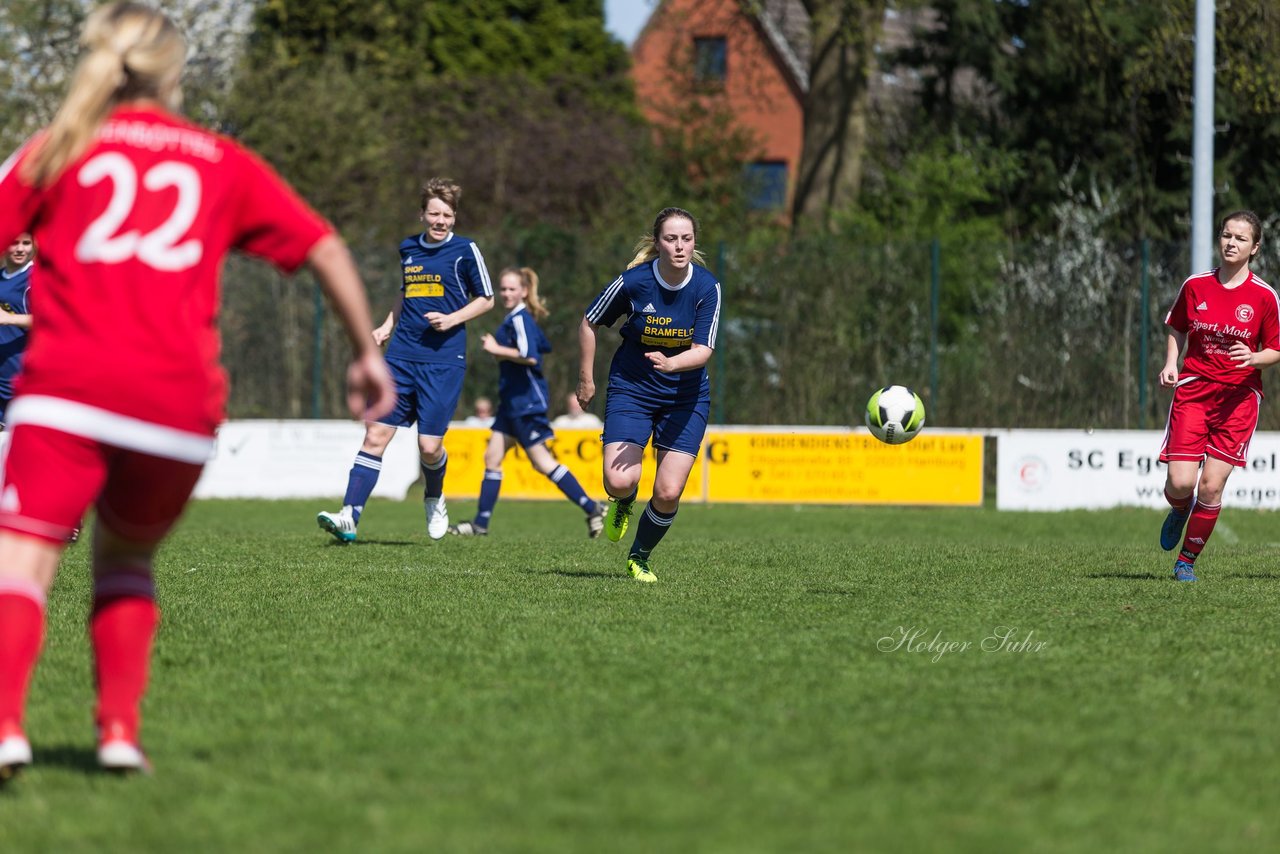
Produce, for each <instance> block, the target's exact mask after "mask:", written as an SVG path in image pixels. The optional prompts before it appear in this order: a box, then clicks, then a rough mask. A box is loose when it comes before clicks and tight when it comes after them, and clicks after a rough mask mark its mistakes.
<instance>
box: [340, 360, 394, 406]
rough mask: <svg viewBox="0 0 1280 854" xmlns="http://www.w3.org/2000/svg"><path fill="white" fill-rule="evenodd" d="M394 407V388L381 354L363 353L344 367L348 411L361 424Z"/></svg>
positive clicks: (389, 372)
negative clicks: (345, 368) (360, 421)
mask: <svg viewBox="0 0 1280 854" xmlns="http://www.w3.org/2000/svg"><path fill="white" fill-rule="evenodd" d="M395 405H396V387H395V383H393V382H392V381H391V371H389V370H388V369H387V363H386V362H384V361H383V359H382V354H381V353H379V352H377V351H376V350H375V351H371V352H369V353H366V354H365V355H363V356H360V357H358V358H357V359H355V360H354V361H352V363H351V365H350V366H349V367H348V368H347V409H348V410H350V411H351V414H352V415H354V416H355V417H356V418H359V419H361V420H363V421H377V420H378V419H379V418H381V417H382V416H384V415H386V414H387V413H388V412H390V411H391V409H392V407H394V406H395Z"/></svg>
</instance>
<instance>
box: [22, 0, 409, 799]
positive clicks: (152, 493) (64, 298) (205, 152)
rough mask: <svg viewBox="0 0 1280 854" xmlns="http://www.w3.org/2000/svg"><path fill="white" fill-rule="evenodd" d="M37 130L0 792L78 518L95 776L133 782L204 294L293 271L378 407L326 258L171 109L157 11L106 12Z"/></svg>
mask: <svg viewBox="0 0 1280 854" xmlns="http://www.w3.org/2000/svg"><path fill="white" fill-rule="evenodd" d="M81 43H82V45H83V46H84V48H85V50H86V53H85V55H84V57H83V59H82V60H81V62H80V65H79V66H78V67H77V69H76V73H75V76H74V78H73V80H72V82H71V87H70V89H69V91H68V93H67V96H66V100H65V101H64V102H63V104H62V106H61V108H60V109H59V111H58V113H57V115H56V116H55V117H54V119H53V122H52V123H51V124H50V125H49V127H48V128H46V129H45V130H44V131H42V132H40V133H38V134H37V135H36V136H35V137H33V139H32V140H31V141H29V142H28V143H27V144H26V145H25V146H24V147H22V148H21V149H19V150H18V152H16V153H15V154H14V155H13V156H12V157H10V158H9V160H8V161H6V163H5V164H4V165H3V166H0V245H7V243H8V241H10V240H12V239H13V238H14V236H16V235H17V234H19V233H21V232H27V231H29V232H32V233H33V234H34V235H35V238H36V242H37V243H38V244H39V245H40V248H41V253H40V260H39V261H38V262H37V263H38V265H39V267H40V269H39V276H40V285H41V286H40V288H39V289H38V290H37V291H36V292H34V293H33V294H32V303H33V305H32V315H33V316H34V317H35V318H36V320H35V329H34V335H33V336H32V341H31V346H30V348H29V349H28V350H27V355H26V360H25V363H24V372H23V375H22V376H21V377H20V379H19V381H18V388H17V395H16V397H15V399H14V401H13V404H12V405H11V406H10V408H9V411H8V426H9V427H10V429H11V430H12V438H11V440H10V453H9V454H8V455H7V457H6V458H5V463H4V471H3V481H0V777H2V776H8V775H9V774H11V773H12V772H13V770H14V769H16V768H18V767H20V766H22V765H25V764H27V763H29V762H30V761H31V759H32V755H31V746H30V743H29V742H28V741H27V738H26V735H25V733H24V732H23V729H22V716H23V712H24V709H25V703H26V691H27V686H28V684H29V682H30V677H31V674H32V671H33V670H34V668H35V663H36V659H37V657H38V655H39V650H40V645H41V642H42V637H43V633H44V609H45V597H46V595H47V593H48V591H49V589H50V587H51V585H52V583H53V579H54V575H55V573H56V571H57V568H58V558H59V555H60V554H61V552H62V548H63V546H64V543H65V540H66V537H67V535H68V534H69V533H70V532H71V530H72V529H73V528H74V527H75V526H76V525H77V524H78V523H79V520H80V518H81V515H82V514H83V512H84V511H85V510H86V509H87V508H88V506H89V505H90V504H94V505H95V506H96V508H97V524H96V528H95V530H94V537H93V557H92V563H93V578H94V581H93V607H92V612H91V615H90V618H89V634H90V639H91V642H92V646H93V652H94V659H95V676H96V683H97V706H96V710H95V720H96V723H97V726H98V761H99V763H100V764H101V765H102V766H103V767H105V768H108V769H118V770H145V769H146V768H147V767H148V766H147V761H146V757H145V756H144V754H143V752H142V749H141V746H140V742H139V735H138V732H139V726H140V710H139V707H140V705H141V701H142V697H143V694H144V692H145V690H146V683H147V669H148V665H149V662H150V656H151V642H152V638H153V637H154V635H155V630H156V625H157V622H158V619H159V612H158V610H157V608H156V603H155V585H154V582H153V581H152V560H153V556H154V554H155V551H156V548H157V546H158V545H159V543H160V541H161V539H162V538H163V537H164V536H165V534H166V533H167V532H168V531H169V529H170V528H171V527H172V526H173V524H174V523H175V522H176V521H177V519H178V517H179V515H180V514H181V512H182V509H183V507H184V505H185V504H186V502H187V499H188V498H189V497H190V495H191V491H192V489H193V488H194V486H195V484H196V480H197V478H198V477H199V475H200V471H201V468H202V467H203V465H204V463H205V461H206V460H207V459H208V456H209V453H210V451H211V449H212V447H213V437H214V431H215V429H216V428H217V426H218V424H219V422H220V421H221V420H222V418H223V407H224V404H225V399H226V380H225V377H224V374H223V371H222V369H221V368H220V367H219V364H218V350H219V341H218V333H217V323H216V318H217V309H218V289H219V285H218V278H219V270H220V268H221V265H222V261H223V257H224V256H225V255H226V253H227V251H228V250H230V249H239V250H241V251H244V252H246V253H248V254H251V255H256V256H259V257H262V258H265V259H267V260H269V261H271V262H272V263H274V264H275V265H277V266H278V267H279V268H281V269H282V270H284V271H287V272H288V271H293V270H295V269H297V268H298V267H300V266H302V265H303V264H308V265H310V266H311V268H312V269H313V270H314V271H315V273H316V274H317V276H318V278H319V280H320V282H321V284H322V286H323V287H324V289H325V291H326V292H327V294H328V296H329V298H330V299H331V301H332V302H333V305H334V308H335V310H336V312H337V314H338V315H339V317H340V318H341V320H342V323H343V325H344V327H345V329H346V332H347V334H348V336H349V337H350V339H351V341H352V344H353V347H354V351H355V353H354V358H353V361H352V363H351V367H350V368H349V369H348V371H347V383H348V392H347V403H348V405H349V406H350V408H351V411H352V413H353V414H355V415H358V416H359V417H362V418H369V419H376V418H380V417H381V416H382V415H384V414H385V413H386V412H387V411H388V410H389V409H390V408H391V406H392V404H393V403H394V398H395V393H394V390H393V387H392V384H391V378H390V374H389V372H388V371H387V367H386V365H385V364H384V363H383V361H382V356H381V355H380V353H379V350H378V348H377V346H376V345H375V344H374V341H373V339H372V337H371V336H370V335H369V332H368V330H369V329H370V328H372V323H371V320H370V315H369V307H368V302H367V299H366V296H365V292H364V286H363V285H362V283H361V281H360V277H359V274H358V273H357V271H356V268H355V265H354V263H353V262H352V260H351V256H350V254H349V253H348V251H347V248H346V245H345V244H344V243H343V242H342V240H341V238H339V237H338V236H337V235H336V234H335V233H334V231H333V229H332V227H331V226H330V225H329V224H328V223H326V222H325V221H324V220H323V219H322V218H321V217H320V216H319V215H318V214H316V213H315V212H314V211H312V210H311V209H310V208H309V207H308V206H307V205H306V203H305V202H303V201H302V200H301V199H300V198H299V197H298V196H297V195H296V194H295V193H294V192H293V191H292V190H291V189H289V187H288V186H287V185H286V184H285V183H284V182H283V181H282V180H281V179H280V178H279V177H278V176H276V174H275V173H274V172H272V171H271V169H270V168H269V167H267V166H266V165H265V164H264V163H263V162H262V161H260V160H259V159H258V158H257V157H256V156H255V155H253V154H251V153H250V152H248V151H247V150H245V149H244V148H242V147H241V146H240V145H238V144H237V143H235V142H233V141H231V140H229V139H226V138H223V137H221V136H218V135H216V134H213V133H210V132H208V131H206V130H204V129H202V128H200V127H198V126H197V125H194V124H191V123H189V122H187V121H185V120H184V119H181V118H179V117H177V116H176V115H175V114H174V112H173V111H174V110H176V108H177V106H178V104H179V102H180V99H181V94H180V90H179V85H178V84H179V76H180V75H181V72H182V68H183V65H184V63H185V58H186V51H187V48H186V44H185V40H184V39H183V37H182V35H181V34H180V33H179V32H178V30H177V28H176V27H175V26H174V25H173V23H172V22H171V21H169V19H167V18H166V17H164V16H163V15H162V14H161V13H159V12H157V11H155V10H153V9H151V8H149V7H147V6H143V5H140V4H137V3H111V4H108V5H105V6H100V7H98V8H97V9H95V10H94V11H93V12H92V13H91V14H90V15H89V17H88V19H87V20H86V21H85V25H84V30H83V33H82V35H81Z"/></svg>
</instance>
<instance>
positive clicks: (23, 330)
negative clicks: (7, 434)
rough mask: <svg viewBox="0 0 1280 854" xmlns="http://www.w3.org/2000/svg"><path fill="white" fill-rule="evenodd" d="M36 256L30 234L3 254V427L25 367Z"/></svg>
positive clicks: (0, 399) (21, 236)
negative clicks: (24, 353)
mask: <svg viewBox="0 0 1280 854" xmlns="http://www.w3.org/2000/svg"><path fill="white" fill-rule="evenodd" d="M35 257H36V244H35V241H34V240H32V239H31V235H30V234H25V233H24V234H19V235H18V237H17V239H16V240H14V241H13V243H11V244H10V245H9V249H8V250H7V251H6V252H5V253H4V269H0V430H3V429H4V418H5V412H6V411H7V410H8V408H9V401H11V400H13V380H14V378H15V377H16V376H17V375H18V369H19V368H21V367H22V353H23V351H25V350H26V349H27V333H28V332H29V331H30V330H31V312H30V311H29V310H28V309H27V294H28V293H29V292H30V290H31V266H32V265H33V264H34V263H35Z"/></svg>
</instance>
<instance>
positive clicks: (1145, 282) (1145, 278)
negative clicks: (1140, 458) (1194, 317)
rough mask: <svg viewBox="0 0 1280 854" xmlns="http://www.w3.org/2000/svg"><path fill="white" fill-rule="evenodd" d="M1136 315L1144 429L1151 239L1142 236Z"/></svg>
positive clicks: (1139, 386) (1139, 402)
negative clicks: (1139, 307)
mask: <svg viewBox="0 0 1280 854" xmlns="http://www.w3.org/2000/svg"><path fill="white" fill-rule="evenodd" d="M1138 315H1139V317H1141V318H1142V320H1141V323H1142V331H1141V334H1140V335H1138V411H1139V412H1141V413H1142V418H1141V420H1140V422H1139V423H1141V424H1142V427H1143V429H1144V430H1145V429H1146V427H1147V424H1148V413H1147V377H1148V376H1149V374H1148V373H1147V359H1148V358H1149V356H1148V353H1147V350H1148V348H1149V343H1150V342H1149V341H1148V340H1147V339H1149V338H1150V337H1151V241H1150V239H1149V238H1146V237H1144V238H1142V311H1140V312H1138Z"/></svg>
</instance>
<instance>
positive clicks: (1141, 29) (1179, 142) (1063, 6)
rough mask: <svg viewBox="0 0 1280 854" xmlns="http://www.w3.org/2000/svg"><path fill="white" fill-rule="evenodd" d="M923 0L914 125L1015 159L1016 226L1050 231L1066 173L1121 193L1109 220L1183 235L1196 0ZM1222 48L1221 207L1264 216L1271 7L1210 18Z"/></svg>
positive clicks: (910, 57)
mask: <svg viewBox="0 0 1280 854" xmlns="http://www.w3.org/2000/svg"><path fill="white" fill-rule="evenodd" d="M928 5H929V7H930V8H931V9H932V10H933V11H934V13H935V14H936V16H937V17H936V21H935V24H934V25H933V26H931V27H929V28H928V29H926V30H924V31H922V32H920V33H918V34H917V37H918V39H917V44H916V46H915V47H914V48H913V49H911V50H910V51H908V52H907V53H906V54H905V55H904V56H903V57H900V58H901V59H903V60H904V61H906V62H907V63H908V64H910V65H911V66H912V67H914V68H916V69H917V70H919V72H920V74H921V78H922V84H923V85H922V92H921V99H922V104H923V106H924V110H925V115H927V116H928V117H929V120H928V121H927V122H926V124H925V125H924V126H923V127H922V128H921V132H922V133H923V132H925V130H926V129H929V130H932V132H935V133H936V132H943V133H958V134H960V135H961V136H963V137H968V138H975V139H981V140H984V141H985V142H986V143H988V144H990V145H992V146H994V147H996V148H999V149H1002V150H1005V151H1007V152H1009V153H1010V154H1012V155H1014V156H1015V157H1016V158H1017V159H1018V160H1019V161H1020V164H1021V169H1022V174H1023V180H1022V181H1021V182H1020V183H1019V184H1018V185H1017V186H1016V187H1013V188H1011V189H1012V192H1011V193H1010V195H1009V197H1008V199H1007V207H1006V209H1007V211H1008V212H1009V213H1010V215H1011V219H1012V228H1013V229H1014V231H1015V233H1019V234H1025V233H1036V232H1040V231H1045V230H1048V229H1051V228H1052V227H1053V223H1054V210H1055V208H1054V205H1055V204H1056V203H1057V202H1058V201H1059V200H1060V198H1061V179H1062V176H1063V175H1065V174H1066V173H1067V172H1069V171H1071V170H1073V169H1078V170H1079V171H1080V172H1081V178H1082V179H1084V180H1085V181H1086V182H1089V183H1097V184H1105V185H1108V186H1113V187H1114V188H1115V189H1116V191H1117V192H1118V194H1119V198H1120V205H1121V210H1122V211H1123V214H1124V215H1123V216H1121V217H1117V218H1115V219H1114V220H1113V221H1112V224H1113V227H1116V228H1120V229H1123V230H1124V232H1125V233H1126V234H1127V235H1129V236H1131V237H1132V236H1151V237H1164V238H1183V237H1185V235H1186V232H1187V229H1188V220H1187V209H1188V207H1189V196H1190V191H1189V182H1190V155H1191V121H1192V98H1191V91H1192V85H1193V75H1192V64H1193V51H1194V44H1193V41H1192V39H1193V36H1194V31H1195V26H1194V7H1195V0H1160V2H1151V3H1130V2H1126V3H1096V2H1092V0H1059V2H1054V3H992V2H989V0H939V2H935V3H930V4H928ZM1217 55H1218V58H1219V59H1218V73H1217V78H1216V97H1215V104H1216V121H1217V124H1218V127H1219V129H1220V130H1219V136H1218V138H1217V140H1216V143H1215V147H1216V149H1217V161H1216V183H1217V186H1218V187H1219V190H1220V192H1222V193H1223V196H1224V198H1223V199H1221V200H1220V206H1222V207H1225V206H1229V205H1231V204H1233V203H1234V202H1235V201H1237V200H1239V201H1247V202H1248V203H1249V204H1250V205H1252V206H1255V207H1259V208H1263V209H1269V208H1271V207H1273V206H1275V204H1276V203H1277V201H1280V189H1277V186H1276V184H1275V181H1274V180H1272V179H1274V178H1276V177H1280V175H1277V173H1276V171H1275V170H1276V166H1274V165H1273V163H1274V158H1273V157H1271V156H1270V154H1269V153H1270V152H1271V151H1273V150H1274V144H1275V143H1276V142H1277V141H1280V139H1278V136H1280V127H1277V122H1276V120H1275V118H1274V116H1275V110H1274V106H1275V104H1276V103H1278V102H1280V84H1277V75H1276V71H1277V70H1278V69H1277V68H1276V64H1277V61H1278V60H1277V56H1278V55H1280V26H1278V22H1277V17H1276V13H1275V11H1274V9H1273V8H1272V5H1271V4H1269V3H1268V2H1267V0H1239V2H1236V3H1233V4H1232V7H1231V10H1230V14H1229V15H1225V14H1221V13H1220V14H1219V15H1218V16H1217ZM1241 191H1243V192H1241ZM1245 197H1247V198H1245Z"/></svg>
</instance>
